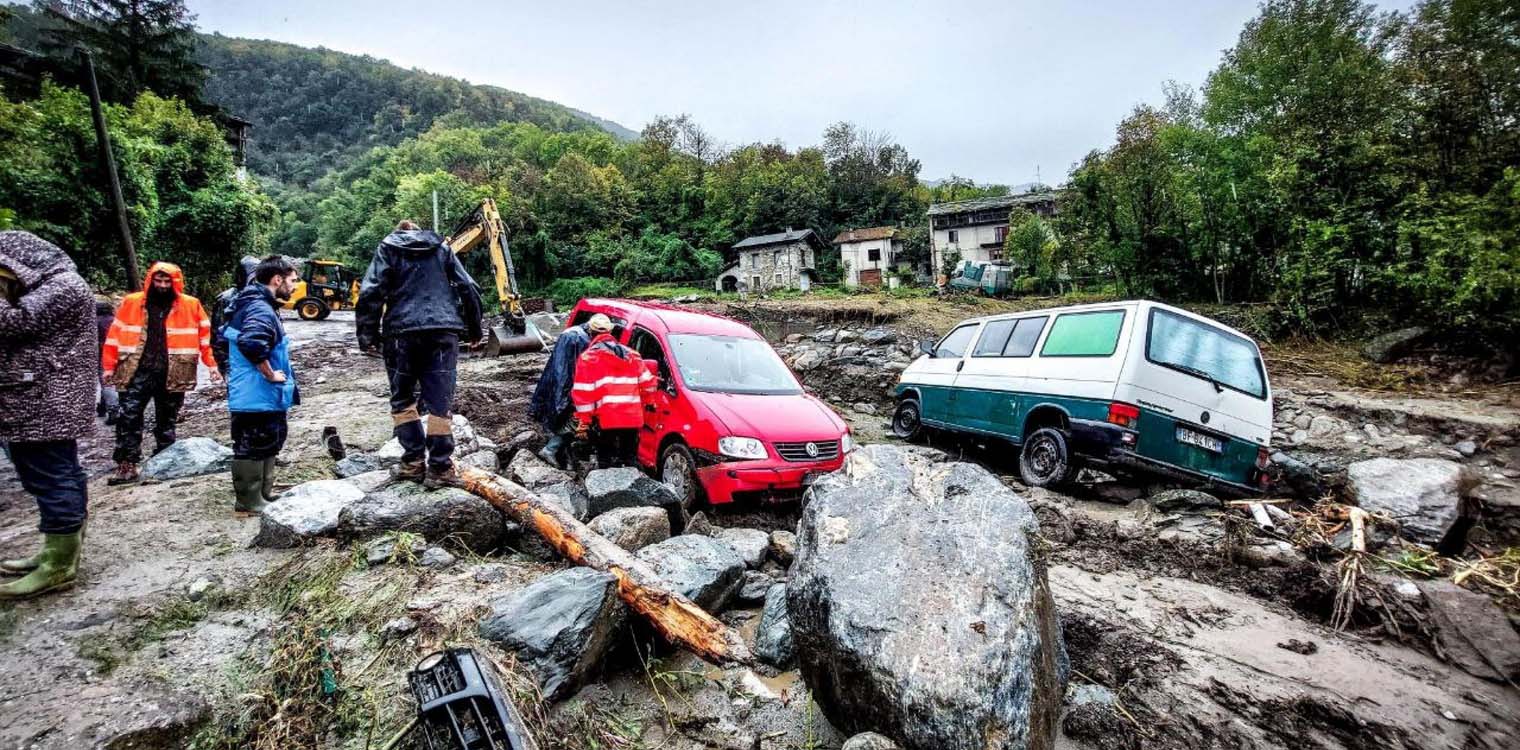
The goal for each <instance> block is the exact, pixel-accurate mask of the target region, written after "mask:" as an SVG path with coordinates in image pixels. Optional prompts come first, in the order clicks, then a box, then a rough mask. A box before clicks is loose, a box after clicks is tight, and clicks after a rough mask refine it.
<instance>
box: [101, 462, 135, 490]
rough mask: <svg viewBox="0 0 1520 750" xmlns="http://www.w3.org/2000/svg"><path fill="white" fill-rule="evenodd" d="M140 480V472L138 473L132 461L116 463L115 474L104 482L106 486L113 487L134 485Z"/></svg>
mask: <svg viewBox="0 0 1520 750" xmlns="http://www.w3.org/2000/svg"><path fill="white" fill-rule="evenodd" d="M140 479H142V472H141V471H138V469H137V464H136V463H134V462H132V461H117V462H116V473H115V474H112V475H111V478H110V479H107V480H106V484H108V485H111V486H112V487H115V486H117V485H121V484H136V483H137V481H138V480H140Z"/></svg>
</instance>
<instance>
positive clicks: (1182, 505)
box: [1150, 490, 1224, 512]
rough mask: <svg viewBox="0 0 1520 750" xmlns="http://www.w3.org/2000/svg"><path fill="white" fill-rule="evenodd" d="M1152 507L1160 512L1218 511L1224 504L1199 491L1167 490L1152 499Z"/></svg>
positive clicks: (1152, 496)
mask: <svg viewBox="0 0 1520 750" xmlns="http://www.w3.org/2000/svg"><path fill="white" fill-rule="evenodd" d="M1150 503H1151V507H1152V508H1155V509H1156V510H1160V511H1166V512H1171V511H1178V510H1217V509H1219V508H1223V507H1224V502H1223V501H1222V500H1220V499H1219V498H1217V497H1214V496H1213V495H1210V494H1209V493H1207V492H1200V491H1198V490H1166V491H1165V492H1158V493H1156V494H1154V495H1151V497H1150Z"/></svg>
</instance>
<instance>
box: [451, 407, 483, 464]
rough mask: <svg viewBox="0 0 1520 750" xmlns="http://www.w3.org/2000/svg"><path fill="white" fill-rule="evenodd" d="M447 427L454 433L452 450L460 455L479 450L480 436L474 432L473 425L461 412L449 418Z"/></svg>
mask: <svg viewBox="0 0 1520 750" xmlns="http://www.w3.org/2000/svg"><path fill="white" fill-rule="evenodd" d="M450 421H451V424H450V427H449V429H450V430H451V431H452V432H453V433H454V452H455V453H457V454H458V455H461V456H468V455H469V454H471V453H474V452H475V451H478V450H480V436H478V435H476V434H475V426H474V425H472V424H470V420H469V419H467V418H466V417H465V416H464V415H463V414H455V415H454V416H453V418H452V419H451V420H450Z"/></svg>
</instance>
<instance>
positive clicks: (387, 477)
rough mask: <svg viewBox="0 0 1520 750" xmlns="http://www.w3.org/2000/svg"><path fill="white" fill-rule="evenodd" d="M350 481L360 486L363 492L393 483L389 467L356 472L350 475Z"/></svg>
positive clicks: (372, 490)
mask: <svg viewBox="0 0 1520 750" xmlns="http://www.w3.org/2000/svg"><path fill="white" fill-rule="evenodd" d="M348 483H349V484H352V485H353V486H355V487H358V488H359V489H360V491H362V492H365V493H369V492H374V491H375V490H378V489H380V488H381V487H383V486H385V485H387V484H390V483H391V473H390V471H389V470H388V469H376V470H375V471H366V472H364V473H363V474H355V475H354V476H351V477H349V478H348Z"/></svg>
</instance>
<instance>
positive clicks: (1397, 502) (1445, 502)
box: [1346, 458, 1467, 544]
mask: <svg viewBox="0 0 1520 750" xmlns="http://www.w3.org/2000/svg"><path fill="white" fill-rule="evenodd" d="M1346 479H1347V483H1348V485H1349V488H1350V490H1351V496H1352V497H1353V498H1355V499H1356V502H1357V504H1358V505H1360V506H1362V508H1364V509H1366V510H1368V511H1371V512H1373V513H1381V514H1386V515H1388V516H1392V517H1393V518H1394V520H1396V521H1398V522H1399V533H1401V534H1402V535H1403V536H1405V537H1406V538H1408V539H1413V540H1414V541H1417V542H1424V543H1426V544H1436V543H1438V542H1440V541H1441V537H1442V536H1444V535H1445V534H1446V531H1447V530H1448V529H1450V528H1451V526H1452V524H1453V523H1454V522H1455V521H1456V520H1457V516H1458V515H1460V512H1461V501H1462V493H1463V492H1464V491H1465V490H1466V489H1467V485H1466V479H1465V475H1464V473H1463V470H1462V465H1461V464H1458V463H1456V462H1454V461H1446V460H1444V459H1439V458H1408V459H1397V458H1374V459H1371V460H1369V461H1358V462H1356V463H1354V464H1351V465H1350V466H1348V467H1346Z"/></svg>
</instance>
